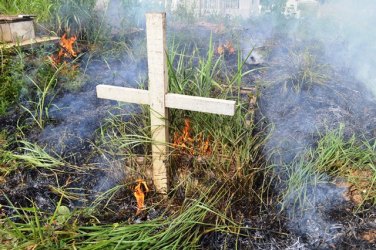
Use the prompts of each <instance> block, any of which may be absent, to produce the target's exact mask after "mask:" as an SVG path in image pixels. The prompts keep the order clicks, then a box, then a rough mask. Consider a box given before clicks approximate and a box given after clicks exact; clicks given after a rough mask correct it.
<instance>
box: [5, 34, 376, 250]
mask: <svg viewBox="0 0 376 250" xmlns="http://www.w3.org/2000/svg"><path fill="white" fill-rule="evenodd" d="M242 32H244V33H245V34H244V35H245V36H246V37H247V35H248V37H250V36H256V40H258V39H259V40H260V41H261V40H262V39H261V34H252V35H250V34H249V33H250V31H249V30H245V31H244V30H243V31H242ZM198 34H199V35H198V36H197V37H196V39H198V41H199V42H202V43H203V44H207V41H208V37H207V30H204V31H199V32H198ZM258 36H260V37H258ZM234 38H235V37H234V36H233V34H230V35H229V34H227V33H226V34H219V35H218V34H217V35H216V34H214V35H213V41H214V43H217V44H218V43H221V42H224V41H227V40H231V39H234ZM273 39H274V40H273ZM272 40H273V44H274V45H273V46H274V47H273V48H270V49H271V51H270V53H269V55H268V56H267V58H266V60H265V61H263V62H260V63H255V62H248V63H246V64H245V65H244V69H243V70H244V71H246V70H250V69H255V68H258V67H259V68H263V70H259V71H256V72H255V73H254V74H251V75H249V76H247V77H246V78H245V79H243V81H244V85H245V86H255V85H256V82H259V81H262V80H263V79H267V80H275V79H277V80H276V82H275V84H272V85H266V86H263V85H262V86H261V87H259V91H260V96H259V99H258V103H257V106H258V110H257V113H256V118H255V119H256V120H255V122H256V124H258V128H257V129H258V130H259V131H265V133H266V134H267V133H268V132H269V131H268V128H270V126H269V125H270V124H274V125H275V127H274V131H273V135H272V136H271V137H270V139H269V140H268V141H267V143H266V145H265V146H264V154H265V155H267V154H268V152H269V151H270V150H272V149H273V148H276V147H278V148H279V149H280V150H281V152H282V153H281V154H279V155H278V156H274V155H273V157H272V158H270V161H271V163H273V164H276V165H278V164H282V163H289V162H292V160H293V158H294V156H296V155H297V154H300V153H301V152H302V151H301V150H302V148H307V147H314V146H315V145H316V143H317V141H318V139H319V138H320V134H319V133H318V132H319V131H321V132H322V131H326V130H331V129H336V128H338V126H339V125H340V124H345V134H346V136H348V137H350V136H351V135H353V134H358V135H361V136H364V137H365V138H368V139H372V138H374V137H375V136H376V134H375V133H376V103H375V101H374V100H373V97H372V96H371V95H370V94H369V92H367V91H366V90H365V88H364V87H363V86H362V84H361V83H359V82H358V81H357V80H356V79H355V77H353V76H351V73H349V71H348V69H336V71H335V72H334V73H333V75H332V76H331V77H330V80H329V81H328V82H327V83H325V84H316V83H312V84H310V85H309V86H306V87H303V88H301V89H299V90H298V91H297V90H296V88H294V86H292V85H287V87H286V85H284V84H282V83H281V82H279V80H278V74H279V72H280V70H281V69H278V70H275V68H274V67H273V65H276V64H278V65H281V64H284V63H288V62H287V60H288V59H286V55H287V52H288V49H286V48H287V47H288V46H290V47H294V46H295V42H294V41H290V43H291V44H290V45H286V42H285V41H286V40H283V41H284V42H283V46H282V45H278V41H280V38H272ZM131 44H132V43H131ZM256 44H257V43H256ZM275 44H277V45H275ZM306 45H307V44H304V45H302V46H303V47H304V46H306ZM203 48H205V47H204V46H203ZM295 49H297V50H299V49H301V48H299V47H298V48H295ZM201 53H205V49H202V51H201ZM225 59H226V61H227V62H228V64H229V65H234V67H235V68H236V66H235V65H236V63H237V56H236V55H225ZM321 59H322V60H323V61H324V59H325V58H324V56H322V58H321ZM89 61H90V62H89ZM79 64H80V68H82V69H83V68H86V72H85V74H86V76H87V77H88V79H87V80H86V81H85V83H84V84H83V85H82V86H81V87H80V89H78V90H76V91H68V90H64V91H61V92H59V93H58V94H57V95H56V96H55V99H54V101H53V104H54V105H55V106H54V107H52V108H51V110H50V111H49V122H48V124H47V125H46V127H45V128H44V129H43V130H39V129H37V128H35V127H29V128H28V129H26V130H25V131H26V137H27V139H28V140H29V141H31V142H35V143H37V144H39V145H41V146H43V147H46V149H47V151H49V152H55V153H57V154H58V155H60V156H62V157H63V158H64V159H65V160H66V161H67V162H68V163H69V164H72V165H77V166H83V167H82V168H83V171H82V172H77V171H74V170H73V169H72V168H70V167H69V166H65V167H63V172H53V171H51V170H45V169H29V168H26V167H25V168H23V167H21V168H19V169H17V170H14V171H13V172H11V173H10V174H9V175H7V176H6V177H5V179H4V181H2V182H0V191H1V193H2V195H1V196H0V204H1V205H2V206H5V207H4V210H5V211H6V213H7V214H8V215H11V214H13V213H14V210H12V209H11V208H8V206H9V205H12V206H13V205H14V206H15V207H28V206H31V205H32V204H33V203H34V204H35V206H37V207H38V208H39V209H41V210H42V211H48V212H53V211H54V210H55V208H56V204H57V203H58V201H59V199H60V197H61V194H59V193H58V192H57V191H56V188H54V187H63V188H64V189H65V190H74V191H72V192H73V193H74V197H75V198H66V199H63V204H64V205H65V206H67V207H69V208H70V209H71V211H73V210H78V209H85V208H87V207H88V206H89V205H90V204H91V203H92V202H93V201H94V200H95V198H97V197H98V194H99V193H100V192H103V191H106V190H107V189H109V188H111V187H113V186H115V185H117V184H124V182H123V179H124V176H123V175H120V177H119V176H113V175H112V174H111V172H109V171H108V169H107V168H106V162H105V161H103V159H102V156H101V155H99V154H98V152H96V150H95V148H94V147H93V146H92V145H93V144H92V142H93V141H94V140H95V139H96V136H98V134H97V133H98V128H99V127H100V126H101V124H102V122H103V120H104V119H105V118H106V117H108V111H111V112H115V114H121V115H124V116H125V117H126V116H127V115H128V114H129V113H132V112H138V107H136V106H134V105H123V107H122V109H121V111H119V109H116V110H117V111H114V110H113V107H114V106H115V105H116V102H113V101H106V100H99V99H97V97H96V93H95V86H96V85H97V84H98V83H106V84H111V85H117V86H125V87H136V84H135V81H134V80H135V79H136V78H137V77H139V76H142V77H145V76H146V67H147V66H146V60H145V58H143V59H140V60H137V62H136V63H135V62H134V61H132V60H130V59H127V56H124V58H121V59H120V60H119V59H112V60H111V59H110V60H108V62H107V63H104V62H103V60H101V58H100V56H98V57H96V56H94V57H90V59H89V57H87V56H84V57H83V58H82V59H81V61H80V62H79ZM86 64H87V65H86ZM108 65H110V66H108ZM86 66H87V67H86ZM108 67H110V68H111V70H108ZM265 67H267V68H268V69H267V70H264V68H265ZM124 68H126V70H124ZM285 69H286V68H282V70H285ZM229 70H232V69H231V68H229ZM233 70H235V69H233ZM276 75H277V77H276ZM57 107H58V108H57ZM116 112H118V113H116ZM26 117H27V115H26V114H25V112H24V111H22V110H21V109H20V108H19V107H14V108H12V109H11V110H10V111H9V112H8V114H7V115H4V116H1V117H0V130H6V131H7V132H8V134H10V137H17V135H15V133H16V132H17V124H19V123H24V124H27V123H28V120H27V119H26ZM281 138H283V140H281ZM286 138H287V140H285V139H286ZM288 138H290V139H288ZM13 147H16V145H13ZM115 160H116V159H115ZM276 173H277V176H278V177H279V178H273V185H272V188H271V190H269V191H268V192H269V194H268V200H266V201H265V202H263V203H260V202H259V203H256V201H254V200H251V199H247V198H245V199H241V197H239V199H238V200H237V201H236V202H234V204H232V205H231V214H232V215H233V216H234V217H235V219H236V221H238V222H240V223H241V225H242V226H243V228H242V229H241V231H240V234H239V235H231V234H225V233H221V232H211V233H208V234H206V235H205V236H204V237H203V238H202V240H201V247H202V249H235V248H239V249H375V247H376V245H375V243H372V242H369V241H366V240H364V239H362V234H363V233H364V232H367V231H369V230H371V229H376V209H375V208H374V207H372V206H370V205H369V206H366V207H365V209H363V210H362V211H361V212H354V206H355V205H354V204H352V203H351V202H349V201H344V200H340V199H339V198H338V197H336V199H339V200H337V201H338V202H334V203H333V204H325V202H326V203H330V202H331V201H330V200H325V199H323V201H324V202H322V203H320V202H319V203H318V204H317V206H316V211H315V213H317V214H320V216H321V217H320V218H322V223H324V224H329V225H330V227H329V228H327V227H325V226H322V227H321V226H320V225H318V226H317V230H323V229H328V231H325V230H324V231H323V232H319V233H317V232H315V231H314V230H305V229H304V228H305V227H309V224H312V222H310V220H315V218H314V217H309V216H306V215H304V216H302V217H301V218H297V219H291V217H290V215H289V213H288V212H281V210H280V206H279V197H280V190H281V189H283V179H284V178H285V176H284V173H283V171H282V170H281V171H280V170H278V168H277V170H276ZM263 178H272V176H263ZM260 183H262V181H261V180H260ZM134 184H135V183H126V184H124V186H122V187H121V188H120V190H119V191H118V192H117V193H116V195H115V196H114V197H113V198H112V199H111V201H110V202H109V203H108V205H107V206H105V205H104V204H103V203H101V204H100V205H99V207H98V212H96V214H95V216H96V218H98V219H99V220H100V221H101V223H114V222H124V221H128V222H136V221H143V220H150V219H153V218H156V217H158V216H160V215H162V214H163V213H164V209H165V208H164V207H163V206H157V207H155V208H153V209H151V210H149V211H148V213H142V214H141V215H140V216H136V215H135V211H136V201H135V199H134V197H133V187H134ZM325 197H327V196H325ZM158 200H159V197H158V195H157V194H154V193H152V192H151V193H149V194H148V196H147V199H146V204H153V203H154V202H157V201H158ZM10 202H11V204H10ZM114 211H116V212H115V213H114ZM79 219H80V221H81V223H83V224H84V223H90V217H87V216H85V213H82V214H80V215H79ZM317 223H321V222H317Z"/></svg>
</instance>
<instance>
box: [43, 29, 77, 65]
mask: <svg viewBox="0 0 376 250" xmlns="http://www.w3.org/2000/svg"><path fill="white" fill-rule="evenodd" d="M76 40H77V37H76V36H72V37H70V38H67V34H64V35H63V36H62V37H61V39H60V42H59V45H60V50H59V52H58V53H57V54H56V55H51V56H49V59H50V61H51V64H52V65H53V66H54V67H56V68H57V67H59V66H60V65H62V64H64V65H66V64H67V62H70V61H71V60H72V59H74V58H75V57H77V52H76V51H74V49H73V46H74V43H75V42H76ZM72 67H73V68H74V69H75V68H76V67H77V66H75V65H72Z"/></svg>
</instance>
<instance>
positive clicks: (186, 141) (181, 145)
mask: <svg viewBox="0 0 376 250" xmlns="http://www.w3.org/2000/svg"><path fill="white" fill-rule="evenodd" d="M190 132H191V122H190V120H189V119H185V120H184V129H183V131H182V133H181V134H179V133H178V132H175V134H174V139H173V146H174V148H175V149H176V150H178V151H179V153H183V154H188V155H190V156H194V155H198V156H208V155H210V154H211V149H210V139H209V138H204V135H203V134H202V133H200V134H198V135H197V136H195V137H192V136H191V135H190Z"/></svg>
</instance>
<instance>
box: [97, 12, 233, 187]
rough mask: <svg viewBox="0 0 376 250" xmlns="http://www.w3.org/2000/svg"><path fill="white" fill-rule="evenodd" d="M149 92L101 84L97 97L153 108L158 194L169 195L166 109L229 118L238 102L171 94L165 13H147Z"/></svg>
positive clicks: (154, 158) (153, 140) (154, 163)
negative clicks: (227, 116) (169, 88)
mask: <svg viewBox="0 0 376 250" xmlns="http://www.w3.org/2000/svg"><path fill="white" fill-rule="evenodd" d="M146 38H147V55H148V69H149V72H148V75H149V90H142V89H133V88H125V87H117V86H110V85H98V86H97V96H98V98H103V99H109V100H116V101H120V102H128V103H137V104H146V105H150V120H151V129H152V142H153V145H152V158H153V182H154V185H155V187H156V190H157V192H160V193H167V191H168V190H167V185H168V179H167V177H168V174H167V168H166V164H167V163H168V158H167V155H168V145H167V144H168V142H169V136H168V110H167V108H176V109H184V110H190V111H199V112H206V113H212V114H220V115H229V116H232V115H234V113H235V101H228V100H220V99H214V98H205V97H196V96H188V95H180V94H171V93H168V70H167V55H166V51H167V45H166V13H148V14H146Z"/></svg>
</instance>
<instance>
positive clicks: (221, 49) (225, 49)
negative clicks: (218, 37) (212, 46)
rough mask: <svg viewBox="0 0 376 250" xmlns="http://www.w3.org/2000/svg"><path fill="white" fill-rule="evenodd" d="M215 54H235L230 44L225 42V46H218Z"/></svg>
mask: <svg viewBox="0 0 376 250" xmlns="http://www.w3.org/2000/svg"><path fill="white" fill-rule="evenodd" d="M216 52H217V54H218V55H232V54H235V48H234V46H233V44H232V42H230V41H227V42H226V43H225V44H219V45H218V47H217V49H216Z"/></svg>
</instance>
